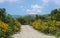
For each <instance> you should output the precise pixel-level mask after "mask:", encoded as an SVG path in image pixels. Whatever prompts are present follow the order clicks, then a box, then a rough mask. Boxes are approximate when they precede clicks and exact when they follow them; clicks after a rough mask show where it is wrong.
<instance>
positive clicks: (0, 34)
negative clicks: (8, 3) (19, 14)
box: [0, 8, 21, 38]
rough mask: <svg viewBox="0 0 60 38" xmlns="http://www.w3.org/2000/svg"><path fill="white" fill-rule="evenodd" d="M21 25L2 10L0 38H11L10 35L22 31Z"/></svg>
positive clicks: (0, 10) (0, 11) (0, 14)
mask: <svg viewBox="0 0 60 38" xmlns="http://www.w3.org/2000/svg"><path fill="white" fill-rule="evenodd" d="M20 26H21V24H20V23H19V22H18V21H17V20H16V19H15V18H12V16H11V15H10V14H6V9H4V8H0V38H11V37H10V35H12V34H14V33H16V32H18V31H20Z"/></svg>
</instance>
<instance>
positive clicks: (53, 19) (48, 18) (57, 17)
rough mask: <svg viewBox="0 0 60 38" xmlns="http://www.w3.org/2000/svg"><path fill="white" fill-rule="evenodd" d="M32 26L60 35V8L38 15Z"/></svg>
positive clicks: (47, 32)
mask: <svg viewBox="0 0 60 38" xmlns="http://www.w3.org/2000/svg"><path fill="white" fill-rule="evenodd" d="M32 26H33V27H34V28H35V29H36V30H39V31H41V32H44V33H46V34H53V35H56V36H57V38H58V36H60V9H54V10H52V11H51V13H50V14H47V15H42V16H38V18H37V20H35V22H33V23H32Z"/></svg>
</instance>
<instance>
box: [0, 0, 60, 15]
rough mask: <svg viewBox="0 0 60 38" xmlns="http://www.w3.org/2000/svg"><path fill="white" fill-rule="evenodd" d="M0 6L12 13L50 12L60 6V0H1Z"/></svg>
mask: <svg viewBox="0 0 60 38" xmlns="http://www.w3.org/2000/svg"><path fill="white" fill-rule="evenodd" d="M0 8H5V9H6V12H7V13H8V14H11V15H27V14H49V13H50V12H51V10H53V9H56V8H60V0H0Z"/></svg>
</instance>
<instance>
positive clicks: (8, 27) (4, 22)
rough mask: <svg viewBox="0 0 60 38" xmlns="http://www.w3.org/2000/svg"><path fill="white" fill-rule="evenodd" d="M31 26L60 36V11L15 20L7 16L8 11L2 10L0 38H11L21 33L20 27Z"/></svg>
mask: <svg viewBox="0 0 60 38" xmlns="http://www.w3.org/2000/svg"><path fill="white" fill-rule="evenodd" d="M21 24H22V25H27V24H29V25H31V26H32V27H33V28H34V29H36V30H38V31H40V32H43V33H46V34H52V35H56V36H57V38H58V36H60V9H54V10H52V11H51V13H50V14H46V15H27V16H19V17H17V18H16V17H15V18H13V17H12V15H10V14H6V9H4V8H0V38H10V35H12V34H14V33H16V32H18V31H20V26H21Z"/></svg>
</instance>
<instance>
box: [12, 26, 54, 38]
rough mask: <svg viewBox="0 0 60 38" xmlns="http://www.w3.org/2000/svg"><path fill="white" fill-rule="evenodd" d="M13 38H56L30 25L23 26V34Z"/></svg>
mask: <svg viewBox="0 0 60 38" xmlns="http://www.w3.org/2000/svg"><path fill="white" fill-rule="evenodd" d="M12 38H55V37H54V36H48V35H45V34H43V33H40V32H38V31H36V30H34V29H33V28H32V27H31V26H29V25H22V26H21V32H20V33H17V34H15V35H13V36H12Z"/></svg>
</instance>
